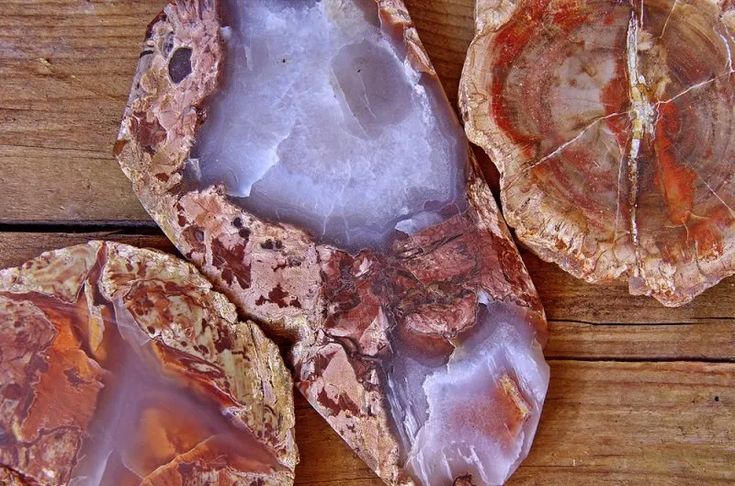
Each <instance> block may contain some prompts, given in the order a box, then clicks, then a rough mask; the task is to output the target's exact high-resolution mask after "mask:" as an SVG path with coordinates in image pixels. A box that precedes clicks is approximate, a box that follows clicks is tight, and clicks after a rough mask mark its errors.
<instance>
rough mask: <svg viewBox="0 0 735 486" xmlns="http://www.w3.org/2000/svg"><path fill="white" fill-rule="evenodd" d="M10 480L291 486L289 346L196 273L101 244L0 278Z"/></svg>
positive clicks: (158, 257) (4, 451)
mask: <svg viewBox="0 0 735 486" xmlns="http://www.w3.org/2000/svg"><path fill="white" fill-rule="evenodd" d="M0 345H1V347H2V353H0V412H2V413H0V432H2V441H1V442H0V482H2V484H14V485H36V484H49V485H52V484H53V485H85V486H96V485H112V484H114V485H148V486H159V485H160V486H163V485H175V484H180V485H184V484H190V485H195V484H196V485H205V484H207V485H209V484H242V485H265V484H268V485H284V484H292V483H293V471H294V467H295V465H296V462H297V460H298V453H297V451H296V445H295V442H294V432H293V427H294V410H293V400H292V394H291V389H292V382H291V379H290V374H289V372H288V370H287V369H286V367H285V365H284V364H283V361H282V360H281V358H280V355H279V351H278V348H277V347H276V346H275V345H274V344H273V343H272V342H270V341H269V340H268V339H267V338H266V337H265V336H264V335H263V334H262V332H261V331H260V330H259V329H258V327H257V326H256V325H255V324H253V323H252V322H238V320H237V316H236V312H235V307H234V306H233V305H232V304H231V303H229V302H228V301H227V299H226V298H225V297H224V296H223V295H221V294H218V293H216V292H214V291H212V290H211V284H210V283H209V282H208V281H207V280H206V279H205V278H204V277H203V276H202V275H201V274H200V273H199V272H198V271H197V270H196V269H195V268H194V267H193V266H192V265H190V264H188V263H185V262H183V261H181V260H178V259H176V258H174V257H172V256H170V255H165V254H163V253H159V252H155V251H151V250H141V249H137V248H133V247H130V246H126V245H120V244H115V243H104V242H99V241H95V242H91V243H89V244H87V245H79V246H73V247H69V248H64V249H61V250H56V251H53V252H49V253H44V254H43V255H41V256H40V257H38V258H36V259H34V260H31V261H29V262H27V263H25V264H24V265H23V266H21V267H18V268H11V269H6V270H0Z"/></svg>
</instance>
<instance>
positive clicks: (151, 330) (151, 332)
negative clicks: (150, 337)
mask: <svg viewBox="0 0 735 486" xmlns="http://www.w3.org/2000/svg"><path fill="white" fill-rule="evenodd" d="M148 332H149V333H150V334H153V333H154V332H156V329H155V328H154V327H153V326H148Z"/></svg>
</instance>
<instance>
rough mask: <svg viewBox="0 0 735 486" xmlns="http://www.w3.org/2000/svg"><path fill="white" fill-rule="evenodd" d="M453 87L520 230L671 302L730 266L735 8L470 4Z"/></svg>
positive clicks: (681, 3) (578, 270)
mask: <svg viewBox="0 0 735 486" xmlns="http://www.w3.org/2000/svg"><path fill="white" fill-rule="evenodd" d="M475 20H476V26H477V35H476V37H475V40H474V41H473V42H472V44H471V46H470V48H469V51H468V56H467V60H466V63H465V67H464V72H463V76H462V82H461V83H460V104H461V106H462V111H463V116H464V119H465V122H466V125H465V126H466V131H467V134H468V135H469V137H470V139H471V140H472V141H473V142H475V143H477V144H478V145H480V146H482V147H483V148H484V149H485V151H486V152H487V153H488V155H489V156H490V158H491V159H492V161H493V162H494V163H495V165H497V167H498V169H499V171H500V173H501V197H502V202H503V207H504V211H505V213H504V214H505V217H506V219H507V220H508V223H509V224H510V225H511V226H513V227H514V228H515V231H516V235H517V236H518V237H519V238H520V239H521V240H522V241H523V242H524V243H525V244H526V245H528V246H529V247H530V248H531V249H532V250H533V251H534V252H536V253H537V254H538V255H539V256H541V257H542V258H543V259H545V260H548V261H553V262H556V263H558V264H559V265H560V266H561V267H562V268H563V269H565V270H566V271H568V272H570V273H571V274H573V275H575V276H577V277H579V278H583V279H585V280H587V281H589V282H609V281H611V280H614V279H622V280H626V281H627V282H628V285H629V288H630V292H631V293H632V294H636V295H638V294H643V295H651V296H653V297H655V298H656V299H658V300H659V301H661V302H662V303H663V304H664V305H667V306H678V305H682V304H685V303H687V302H689V301H690V300H692V299H693V298H694V297H695V296H697V295H698V294H699V293H701V292H702V291H704V290H705V289H707V288H708V287H710V286H712V285H715V284H716V283H717V282H719V281H720V280H721V279H723V278H724V277H727V276H728V275H731V274H733V273H735V237H734V235H735V212H733V207H735V186H733V177H732V173H733V171H732V168H731V164H732V163H733V160H734V159H735V145H733V144H732V143H731V140H732V139H733V133H732V132H731V129H732V126H733V120H735V113H734V112H733V106H734V105H733V101H734V100H735V89H734V88H735V84H733V80H735V71H734V70H733V60H732V51H733V49H734V48H735V39H734V38H733V33H734V32H735V8H734V7H733V3H732V2H721V1H714V0H642V1H640V2H619V1H614V0H584V1H576V0H551V1H540V0H521V1H518V2H508V1H502V0H478V2H477V8H476V19H475Z"/></svg>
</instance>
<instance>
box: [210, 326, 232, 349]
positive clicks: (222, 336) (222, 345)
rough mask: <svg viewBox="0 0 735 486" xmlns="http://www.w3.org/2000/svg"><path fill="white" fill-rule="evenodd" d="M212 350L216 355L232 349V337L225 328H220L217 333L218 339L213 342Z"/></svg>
mask: <svg viewBox="0 0 735 486" xmlns="http://www.w3.org/2000/svg"><path fill="white" fill-rule="evenodd" d="M214 348H215V349H216V350H217V352H218V353H221V352H223V351H224V350H226V349H232V336H231V335H230V331H229V330H228V329H227V328H222V329H221V330H220V333H219V339H217V340H216V341H215V342H214Z"/></svg>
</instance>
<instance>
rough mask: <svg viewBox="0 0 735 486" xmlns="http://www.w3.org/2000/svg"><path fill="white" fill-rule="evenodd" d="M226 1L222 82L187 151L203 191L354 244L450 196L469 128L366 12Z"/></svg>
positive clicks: (375, 238) (274, 1) (378, 236)
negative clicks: (214, 190)
mask: <svg viewBox="0 0 735 486" xmlns="http://www.w3.org/2000/svg"><path fill="white" fill-rule="evenodd" d="M230 3H231V5H230V9H229V10H230V24H231V25H230V27H228V28H225V30H224V32H223V34H224V37H225V45H226V54H225V65H224V71H225V72H224V79H223V83H222V87H221V89H220V90H219V91H218V92H217V94H215V95H214V96H213V98H212V100H211V101H210V105H209V107H208V109H207V119H206V122H205V123H204V125H203V127H202V130H201V131H200V132H199V133H198V134H197V145H196V147H195V148H194V156H195V157H196V158H197V159H198V165H199V168H200V173H201V179H200V181H199V182H200V184H201V185H202V186H203V187H206V186H208V185H210V184H223V185H224V186H225V188H226V190H227V193H228V194H230V195H232V196H234V197H238V198H243V199H242V200H241V204H242V205H243V206H244V207H245V208H247V209H249V210H251V211H253V212H254V213H256V214H258V215H261V216H264V217H268V218H275V219H278V220H286V221H290V222H293V223H297V224H300V225H302V226H304V227H306V228H307V229H309V230H310V231H311V232H312V233H313V234H314V235H315V236H317V237H319V238H321V239H324V240H325V241H329V242H333V243H337V244H339V245H340V246H345V247H349V248H355V249H359V248H360V247H363V246H375V245H376V244H379V243H381V242H383V241H384V240H385V239H386V237H387V236H389V235H390V234H391V233H392V232H393V229H394V227H395V226H396V224H399V223H400V222H403V223H402V228H406V227H408V228H411V229H415V228H417V227H418V228H420V227H422V226H425V225H426V222H424V221H425V220H427V218H426V216H425V215H422V214H421V213H423V212H424V211H431V210H436V209H441V208H442V207H444V206H446V205H447V204H448V203H451V202H452V201H454V200H455V199H456V197H457V193H458V191H459V189H460V187H459V185H458V183H459V182H460V181H461V176H462V172H461V168H462V166H463V164H464V161H465V160H466V158H467V154H466V146H465V144H464V140H463V135H462V134H461V132H460V129H459V127H458V126H457V125H456V123H453V120H452V117H446V116H445V117H441V116H437V114H436V110H446V106H445V105H444V104H439V103H437V102H436V100H435V99H433V96H435V95H434V94H432V93H431V92H430V91H428V90H427V89H426V87H425V85H424V83H423V81H422V79H421V75H420V74H418V73H416V72H415V71H414V70H413V69H412V68H411V67H410V66H408V65H406V63H405V61H404V60H403V57H404V53H402V52H400V51H399V44H396V43H395V42H393V40H392V39H390V38H388V37H387V36H386V35H385V34H384V32H382V31H381V29H380V25H379V23H378V19H377V16H376V13H375V9H374V7H372V6H371V5H369V3H368V2H366V1H364V0H361V1H358V2H355V3H356V5H355V6H354V7H353V8H345V7H344V5H342V4H343V2H339V1H335V0H325V1H322V2H284V1H278V0H268V1H245V0H233V1H232V2H230ZM360 6H362V7H363V8H360ZM447 120H449V122H447ZM413 218H418V219H417V221H419V223H418V224H411V220H412V219H413ZM406 221H408V224H407V223H406ZM435 221H436V220H435V219H433V218H428V222H435Z"/></svg>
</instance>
